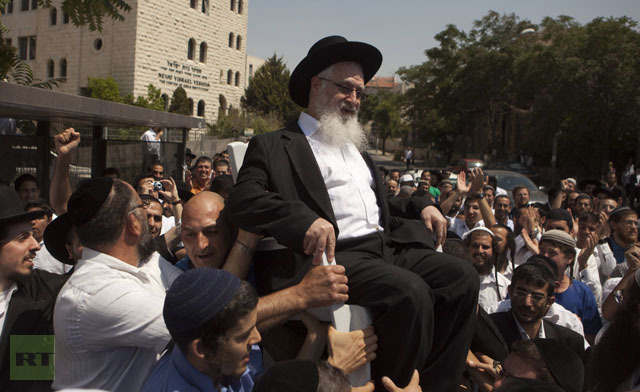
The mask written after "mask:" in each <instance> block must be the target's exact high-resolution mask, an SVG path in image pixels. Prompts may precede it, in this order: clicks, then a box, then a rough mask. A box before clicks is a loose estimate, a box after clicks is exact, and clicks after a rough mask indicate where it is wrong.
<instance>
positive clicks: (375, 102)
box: [360, 91, 407, 155]
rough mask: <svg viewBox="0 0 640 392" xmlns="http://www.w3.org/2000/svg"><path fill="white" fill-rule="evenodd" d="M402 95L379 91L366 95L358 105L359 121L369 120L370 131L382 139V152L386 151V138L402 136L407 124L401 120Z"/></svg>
mask: <svg viewBox="0 0 640 392" xmlns="http://www.w3.org/2000/svg"><path fill="white" fill-rule="evenodd" d="M403 104H404V100H403V96H402V95H399V94H395V93H392V92H389V91H380V92H378V93H376V94H372V95H370V96H367V98H366V99H365V100H363V101H362V104H361V105H360V122H362V123H364V124H366V123H368V122H369V121H371V131H372V133H373V134H374V135H376V136H378V137H379V138H380V139H382V154H383V155H384V154H385V152H386V141H387V139H388V138H390V137H391V138H396V137H403V136H405V135H406V133H407V126H406V124H405V123H404V120H403Z"/></svg>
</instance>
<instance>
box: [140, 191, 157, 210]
mask: <svg viewBox="0 0 640 392" xmlns="http://www.w3.org/2000/svg"><path fill="white" fill-rule="evenodd" d="M138 196H140V200H142V202H143V203H144V202H148V203H158V204H160V207H162V203H161V202H160V200H158V199H156V198H155V197H153V195H150V194H148V193H139V194H138Z"/></svg>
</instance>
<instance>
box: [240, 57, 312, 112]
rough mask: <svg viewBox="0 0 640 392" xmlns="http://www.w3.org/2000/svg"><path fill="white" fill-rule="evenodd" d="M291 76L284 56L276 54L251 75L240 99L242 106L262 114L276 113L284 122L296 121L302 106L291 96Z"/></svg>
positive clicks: (249, 110)
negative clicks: (289, 87)
mask: <svg viewBox="0 0 640 392" xmlns="http://www.w3.org/2000/svg"><path fill="white" fill-rule="evenodd" d="M289 76H290V73H289V70H288V69H287V67H286V65H285V64H284V61H283V60H282V57H278V56H276V55H275V54H274V55H273V56H271V57H270V58H269V59H267V61H266V62H265V63H264V64H263V65H262V66H261V67H260V68H258V69H257V70H256V72H255V73H254V74H253V76H252V77H251V81H250V82H249V86H248V87H247V89H246V90H245V92H244V97H242V99H241V100H240V103H241V105H242V107H243V108H244V109H245V110H247V111H248V112H251V113H254V114H257V115H260V116H268V115H269V114H275V115H276V116H278V118H279V119H280V121H281V122H282V123H288V122H291V121H295V119H296V118H298V115H299V114H300V107H298V106H297V105H296V104H295V103H294V102H293V100H291V97H290V96H289V90H288V85H289Z"/></svg>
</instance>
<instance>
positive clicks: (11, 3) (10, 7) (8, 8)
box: [6, 0, 13, 14]
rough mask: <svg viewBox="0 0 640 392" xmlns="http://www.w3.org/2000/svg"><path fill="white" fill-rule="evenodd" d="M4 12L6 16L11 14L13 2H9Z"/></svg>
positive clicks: (10, 0)
mask: <svg viewBox="0 0 640 392" xmlns="http://www.w3.org/2000/svg"><path fill="white" fill-rule="evenodd" d="M6 10H7V14H13V0H9V2H8V3H7V8H6Z"/></svg>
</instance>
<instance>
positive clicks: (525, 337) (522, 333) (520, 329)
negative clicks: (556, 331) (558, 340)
mask: <svg viewBox="0 0 640 392" xmlns="http://www.w3.org/2000/svg"><path fill="white" fill-rule="evenodd" d="M511 316H512V317H513V319H514V320H515V322H516V326H517V327H518V332H520V338H522V340H531V337H530V336H529V334H528V333H527V331H525V330H524V327H522V324H520V321H518V318H517V317H516V315H515V314H513V312H511ZM546 337H547V336H546V335H545V333H544V323H540V329H539V330H538V336H536V338H538V339H545V338H546Z"/></svg>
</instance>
